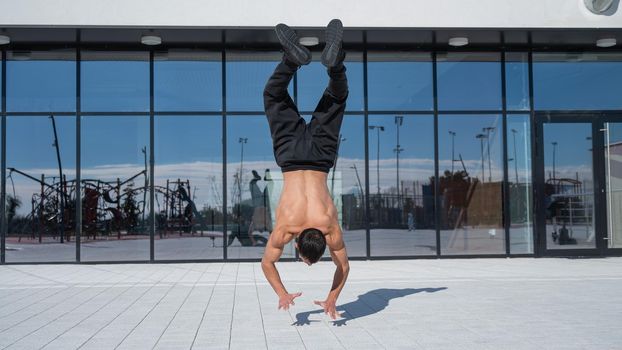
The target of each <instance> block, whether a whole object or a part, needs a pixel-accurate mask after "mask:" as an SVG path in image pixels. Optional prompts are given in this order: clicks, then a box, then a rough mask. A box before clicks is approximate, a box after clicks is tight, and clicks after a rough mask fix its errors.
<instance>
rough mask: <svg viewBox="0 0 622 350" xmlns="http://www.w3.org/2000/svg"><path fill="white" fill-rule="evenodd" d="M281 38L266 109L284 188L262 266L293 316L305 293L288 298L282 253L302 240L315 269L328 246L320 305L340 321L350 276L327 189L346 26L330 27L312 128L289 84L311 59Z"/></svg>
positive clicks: (281, 29)
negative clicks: (326, 287) (324, 79)
mask: <svg viewBox="0 0 622 350" xmlns="http://www.w3.org/2000/svg"><path fill="white" fill-rule="evenodd" d="M276 34H277V37H278V38H279V41H280V42H281V45H282V46H283V51H284V55H283V59H282V60H281V62H280V63H279V64H278V66H277V67H276V69H275V70H274V73H273V74H272V76H271V77H270V79H269V80H268V83H267V84H266V87H265V90H264V106H265V110H266V116H267V117H268V123H269V124H270V133H271V134H272V142H273V148H274V156H275V158H276V162H277V164H278V165H279V166H280V167H281V171H282V172H283V180H284V185H283V192H282V194H281V199H280V201H279V206H278V208H277V210H276V224H275V227H274V230H273V231H272V234H271V235H270V239H269V240H268V243H267V245H266V250H265V252H264V256H263V259H262V261H261V267H262V269H263V272H264V274H265V275H266V278H267V279H268V282H270V285H271V286H272V288H273V289H274V291H275V292H276V294H277V295H278V297H279V309H281V308H283V309H284V310H287V309H288V308H289V306H290V305H294V299H295V298H297V297H299V296H300V295H301V294H302V293H289V292H288V291H287V289H285V286H283V282H281V278H280V276H279V272H278V271H277V269H276V266H275V263H276V262H277V261H278V260H279V257H280V256H281V254H282V253H283V247H284V246H285V245H286V244H287V243H288V242H289V241H291V240H292V239H294V238H296V244H295V246H296V249H298V253H299V255H300V258H301V259H302V261H303V262H305V263H306V264H307V265H311V264H314V263H315V262H317V261H318V260H319V259H320V258H321V257H322V255H323V254H324V250H325V249H326V246H328V250H329V252H330V255H331V257H332V259H333V262H334V263H335V265H336V266H337V269H336V271H335V275H334V278H333V284H332V287H331V289H330V292H329V293H328V296H327V297H326V299H325V300H323V301H315V304H317V305H319V306H321V307H322V308H324V312H325V313H327V314H328V315H330V317H331V318H333V319H335V318H337V316H339V315H338V314H337V311H336V305H335V304H336V302H337V298H338V297H339V293H341V290H342V289H343V286H344V285H345V283H346V279H347V277H348V272H349V270H350V267H349V264H348V255H347V253H346V247H345V245H344V243H343V238H342V232H341V228H340V226H339V222H338V218H337V209H336V208H335V205H334V203H333V201H332V198H331V196H330V194H329V192H328V187H327V184H326V180H327V175H328V172H329V170H330V168H332V167H333V165H334V161H335V157H336V155H337V143H338V140H339V130H340V128H341V122H342V120H343V114H344V110H345V106H346V98H347V97H348V82H347V79H346V74H345V72H346V68H345V66H344V65H343V60H344V58H345V53H344V51H343V49H342V45H341V40H342V35H343V26H342V24H341V21H339V20H336V19H335V20H332V21H331V22H330V23H329V24H328V26H327V28H326V47H325V48H324V51H323V52H322V64H324V65H325V66H326V67H327V72H328V76H329V77H330V80H329V83H328V87H327V88H326V90H325V91H324V94H323V95H322V98H321V99H320V101H319V103H318V105H317V107H316V109H315V111H314V112H313V114H312V118H311V121H310V122H309V123H308V124H307V123H306V122H305V120H304V119H303V118H302V117H301V116H300V114H299V113H298V108H297V107H296V105H295V104H294V102H293V101H292V99H291V97H290V96H289V94H288V92H287V86H288V85H289V82H290V80H291V79H292V77H293V76H294V74H295V73H296V71H297V70H298V68H300V66H302V65H306V64H309V62H310V61H311V53H310V52H309V50H308V49H307V48H306V47H304V46H302V45H301V44H300V43H299V42H298V38H297V36H296V33H295V32H294V31H293V30H292V29H291V28H289V27H288V26H286V25H285V24H279V25H277V26H276Z"/></svg>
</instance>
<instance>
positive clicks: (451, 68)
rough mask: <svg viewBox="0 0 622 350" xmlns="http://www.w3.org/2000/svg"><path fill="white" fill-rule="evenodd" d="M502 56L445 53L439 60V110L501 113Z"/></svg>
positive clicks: (495, 54) (497, 54)
mask: <svg viewBox="0 0 622 350" xmlns="http://www.w3.org/2000/svg"><path fill="white" fill-rule="evenodd" d="M500 57H501V56H500V54H499V53H496V52H491V53H458V52H452V53H446V54H439V55H438V56H437V60H438V63H437V74H438V108H439V109H440V110H447V111H449V110H501V63H500Z"/></svg>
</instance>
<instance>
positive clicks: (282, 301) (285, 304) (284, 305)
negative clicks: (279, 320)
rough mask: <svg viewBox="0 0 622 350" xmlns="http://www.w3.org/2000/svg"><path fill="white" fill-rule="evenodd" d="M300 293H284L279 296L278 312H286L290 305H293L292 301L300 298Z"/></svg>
mask: <svg viewBox="0 0 622 350" xmlns="http://www.w3.org/2000/svg"><path fill="white" fill-rule="evenodd" d="M301 295H302V293H300V292H298V293H285V294H283V295H281V296H279V310H281V309H283V310H287V309H289V306H290V305H294V299H295V298H298V297H299V296H301Z"/></svg>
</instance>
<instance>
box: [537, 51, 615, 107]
mask: <svg viewBox="0 0 622 350" xmlns="http://www.w3.org/2000/svg"><path fill="white" fill-rule="evenodd" d="M533 62H534V63H533V80H534V81H533V88H534V103H535V108H536V109H544V110H548V109H565V110H577V109H622V99H621V98H620V91H622V54H619V53H615V54H614V53H555V54H550V53H534V54H533Z"/></svg>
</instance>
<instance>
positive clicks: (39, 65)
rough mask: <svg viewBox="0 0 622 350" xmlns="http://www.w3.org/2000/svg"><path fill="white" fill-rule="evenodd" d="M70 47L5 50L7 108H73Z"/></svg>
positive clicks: (73, 54) (73, 68)
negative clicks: (64, 48)
mask: <svg viewBox="0 0 622 350" xmlns="http://www.w3.org/2000/svg"><path fill="white" fill-rule="evenodd" d="M75 58H76V52H75V51H74V50H50V51H8V52H7V82H6V84H7V111H9V112H51V111H62V112H73V111H75V110H76V61H75Z"/></svg>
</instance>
